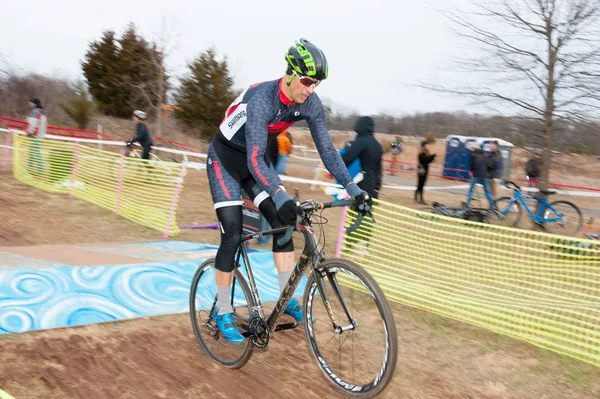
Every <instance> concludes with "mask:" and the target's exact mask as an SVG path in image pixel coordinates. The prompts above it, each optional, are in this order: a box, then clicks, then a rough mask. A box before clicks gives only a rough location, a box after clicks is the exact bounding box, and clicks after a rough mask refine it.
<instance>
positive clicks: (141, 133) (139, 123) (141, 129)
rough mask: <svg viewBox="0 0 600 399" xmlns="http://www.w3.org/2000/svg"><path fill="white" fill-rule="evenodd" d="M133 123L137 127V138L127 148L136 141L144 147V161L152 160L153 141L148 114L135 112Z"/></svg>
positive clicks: (128, 142)
mask: <svg viewBox="0 0 600 399" xmlns="http://www.w3.org/2000/svg"><path fill="white" fill-rule="evenodd" d="M133 121H134V122H135V123H136V125H135V133H136V135H135V137H134V138H132V139H131V140H129V141H127V146H128V147H129V146H131V145H132V144H133V143H135V142H136V141H137V142H138V143H140V145H141V146H142V159H149V158H150V149H151V148H152V139H151V138H150V133H148V126H147V125H146V124H147V118H146V113H145V112H144V111H140V110H135V111H133Z"/></svg>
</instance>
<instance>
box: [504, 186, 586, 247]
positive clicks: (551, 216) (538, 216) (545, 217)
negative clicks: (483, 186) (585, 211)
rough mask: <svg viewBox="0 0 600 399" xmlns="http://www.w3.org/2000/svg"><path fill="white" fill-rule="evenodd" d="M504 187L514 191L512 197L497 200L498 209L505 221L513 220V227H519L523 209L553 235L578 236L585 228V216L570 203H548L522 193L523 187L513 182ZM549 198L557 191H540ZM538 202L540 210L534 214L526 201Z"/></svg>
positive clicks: (541, 198)
mask: <svg viewBox="0 0 600 399" xmlns="http://www.w3.org/2000/svg"><path fill="white" fill-rule="evenodd" d="M504 186H505V187H507V188H509V189H512V190H513V195H512V196H511V197H500V198H498V199H497V200H496V207H497V208H498V210H499V212H500V214H502V215H503V216H504V218H505V220H508V219H509V218H510V220H512V226H517V225H518V224H519V222H520V220H521V214H522V209H523V208H525V211H526V212H527V214H528V215H529V217H530V218H531V220H532V221H533V222H534V223H537V224H538V225H539V226H541V227H542V228H543V229H544V230H545V231H547V232H549V233H553V234H562V235H577V234H579V233H580V232H581V229H582V228H583V215H582V213H581V210H579V208H578V207H577V206H576V205H575V204H573V203H572V202H569V201H563V200H560V201H554V202H548V200H547V198H545V197H539V196H532V195H529V194H526V193H524V192H522V190H521V187H520V186H519V185H518V184H517V183H515V182H513V181H505V182H504ZM540 192H541V193H542V194H546V195H547V196H550V195H553V194H556V191H552V190H546V191H540ZM526 198H527V199H533V200H535V201H536V202H537V205H538V210H537V212H536V213H534V212H533V211H532V210H531V209H530V208H529V206H528V205H527V202H526V201H525V199H526Z"/></svg>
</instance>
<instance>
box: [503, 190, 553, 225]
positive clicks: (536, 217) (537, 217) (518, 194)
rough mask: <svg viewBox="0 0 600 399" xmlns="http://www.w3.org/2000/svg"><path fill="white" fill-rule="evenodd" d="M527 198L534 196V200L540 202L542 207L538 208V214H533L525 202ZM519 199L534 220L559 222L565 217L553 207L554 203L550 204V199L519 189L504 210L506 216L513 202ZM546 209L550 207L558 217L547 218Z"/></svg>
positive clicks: (537, 221) (538, 221)
mask: <svg viewBox="0 0 600 399" xmlns="http://www.w3.org/2000/svg"><path fill="white" fill-rule="evenodd" d="M525 198H533V199H534V200H536V201H538V202H540V208H539V209H538V212H537V215H534V214H533V212H532V211H531V209H530V208H529V206H528V205H527V202H525ZM517 201H518V202H519V203H520V204H521V205H522V206H523V207H524V208H525V211H527V214H528V215H529V217H530V218H531V220H533V221H534V222H536V223H552V222H558V221H560V220H562V218H563V217H562V215H561V214H560V213H559V212H558V211H557V210H556V209H554V208H553V207H552V205H550V203H549V202H548V200H546V198H540V197H534V196H533V195H529V194H523V193H521V191H519V190H515V192H514V193H513V195H512V197H511V198H510V203H509V206H508V207H507V208H506V211H504V212H502V214H503V215H504V216H506V214H508V212H509V210H510V207H511V206H512V204H513V203H515V202H517ZM546 209H550V210H551V211H552V212H554V214H555V215H557V217H555V218H548V219H545V218H544V217H543V216H542V215H543V214H544V212H545V211H546Z"/></svg>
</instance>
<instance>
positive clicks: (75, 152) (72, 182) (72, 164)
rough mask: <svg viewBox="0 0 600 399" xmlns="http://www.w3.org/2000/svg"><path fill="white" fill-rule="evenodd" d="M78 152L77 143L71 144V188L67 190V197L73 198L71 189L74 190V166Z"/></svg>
mask: <svg viewBox="0 0 600 399" xmlns="http://www.w3.org/2000/svg"><path fill="white" fill-rule="evenodd" d="M78 152H79V143H77V142H75V145H74V146H73V159H71V189H70V190H69V198H73V190H75V168H76V166H77V154H78Z"/></svg>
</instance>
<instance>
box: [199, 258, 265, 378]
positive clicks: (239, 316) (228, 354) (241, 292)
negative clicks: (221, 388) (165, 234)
mask: <svg viewBox="0 0 600 399" xmlns="http://www.w3.org/2000/svg"><path fill="white" fill-rule="evenodd" d="M231 301H232V305H233V309H234V310H233V315H234V320H235V323H236V325H237V327H238V328H239V330H240V332H241V333H242V334H243V333H244V332H246V331H247V328H248V321H249V319H250V314H251V309H252V307H253V306H254V301H253V299H252V295H251V293H250V288H248V284H247V283H246V280H245V279H244V276H243V275H242V273H240V271H239V269H237V268H236V270H235V273H234V277H233V283H232V291H231ZM216 305H217V284H216V280H215V260H214V258H213V259H209V260H207V261H206V262H204V263H203V264H202V265H200V267H199V268H198V270H196V274H194V278H193V279H192V286H191V289H190V317H191V319H192V327H193V329H194V334H195V335H196V339H197V340H198V343H199V344H200V347H201V348H202V351H203V352H204V353H205V354H206V355H207V356H208V357H210V358H211V359H213V360H216V361H217V362H219V363H221V364H222V365H224V366H226V367H229V368H232V369H238V368H240V367H242V366H243V365H245V364H246V362H247V361H248V359H250V356H252V341H251V340H250V339H249V338H246V340H245V341H244V343H243V344H234V343H230V342H227V341H226V340H225V339H224V338H223V336H222V335H221V332H220V331H219V329H218V328H217V325H216V323H215V320H214V319H213V312H214V311H215V309H216Z"/></svg>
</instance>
